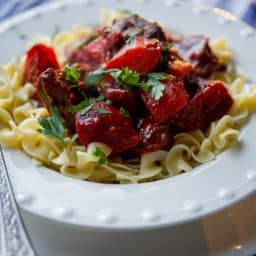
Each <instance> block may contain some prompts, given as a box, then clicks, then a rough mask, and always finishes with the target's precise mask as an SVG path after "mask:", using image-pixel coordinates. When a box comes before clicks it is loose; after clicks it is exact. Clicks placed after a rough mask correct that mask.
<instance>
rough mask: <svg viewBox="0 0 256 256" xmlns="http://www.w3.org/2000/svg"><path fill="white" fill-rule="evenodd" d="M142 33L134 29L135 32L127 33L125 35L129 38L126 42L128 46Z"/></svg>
mask: <svg viewBox="0 0 256 256" xmlns="http://www.w3.org/2000/svg"><path fill="white" fill-rule="evenodd" d="M140 33H141V30H140V29H134V30H131V31H127V33H125V36H127V37H128V39H127V40H126V43H127V44H130V43H131V42H132V41H133V40H134V39H135V37H136V36H137V35H139V34H140Z"/></svg>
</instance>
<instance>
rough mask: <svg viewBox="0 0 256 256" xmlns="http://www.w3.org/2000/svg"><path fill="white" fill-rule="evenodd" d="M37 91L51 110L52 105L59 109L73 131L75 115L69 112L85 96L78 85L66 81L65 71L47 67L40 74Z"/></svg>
mask: <svg viewBox="0 0 256 256" xmlns="http://www.w3.org/2000/svg"><path fill="white" fill-rule="evenodd" d="M36 92H37V94H38V97H39V99H40V100H41V101H42V102H43V104H44V105H45V107H46V108H47V109H48V110H49V111H50V109H51V108H52V107H57V108H58V109H59V111H60V114H61V116H62V117H63V118H64V120H65V121H66V123H67V125H68V127H69V128H70V129H71V130H72V131H73V130H74V125H75V116H74V114H72V113H70V112H69V108H70V106H71V105H77V104H78V103H79V102H80V101H82V99H83V98H82V96H81V94H80V93H79V91H77V88H76V87H72V86H70V85H69V84H68V83H67V82H66V81H65V79H64V75H63V72H61V71H58V70H54V69H53V68H48V69H46V70H45V71H44V72H42V73H41V74H40V76H39V80H38V84H37V87H36Z"/></svg>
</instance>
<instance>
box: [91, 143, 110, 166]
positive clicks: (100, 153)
mask: <svg viewBox="0 0 256 256" xmlns="http://www.w3.org/2000/svg"><path fill="white" fill-rule="evenodd" d="M92 154H93V155H94V156H97V157H98V164H99V165H102V164H106V163H107V162H108V158H107V156H106V154H105V153H104V152H103V151H102V150H101V149H100V148H99V147H96V149H95V151H94V152H93V153H92Z"/></svg>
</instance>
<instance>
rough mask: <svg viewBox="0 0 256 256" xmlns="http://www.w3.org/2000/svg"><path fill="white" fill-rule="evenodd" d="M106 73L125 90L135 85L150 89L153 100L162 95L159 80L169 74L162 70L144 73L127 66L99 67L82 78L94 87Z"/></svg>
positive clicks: (161, 84)
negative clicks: (114, 67)
mask: <svg viewBox="0 0 256 256" xmlns="http://www.w3.org/2000/svg"><path fill="white" fill-rule="evenodd" d="M106 74H109V75H111V76H112V77H113V78H114V80H115V82H116V83H117V84H118V85H121V86H123V87H124V88H126V89H127V90H130V89H133V88H136V87H137V88H141V89H142V90H144V91H146V92H148V91H150V95H151V97H152V98H153V99H154V100H159V99H160V98H161V97H162V96H163V91H164V88H165V85H164V84H163V83H161V81H160V80H163V79H167V78H168V77H169V76H170V75H169V74H166V73H163V72H160V73H148V74H145V75H144V74H140V73H138V72H136V71H133V70H131V69H129V68H123V69H108V70H106V69H104V68H101V69H97V70H95V71H93V72H90V73H89V74H87V76H86V77H85V79H84V80H85V83H86V84H87V86H88V87H93V88H95V87H97V86H98V85H100V84H101V83H102V81H103V79H104V76H105V75H106ZM144 78H145V79H146V80H145V79H144Z"/></svg>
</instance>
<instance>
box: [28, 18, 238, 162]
mask: <svg viewBox="0 0 256 256" xmlns="http://www.w3.org/2000/svg"><path fill="white" fill-rule="evenodd" d="M174 38H175V37H172V36H171V35H169V34H166V33H165V32H164V31H163V29H162V28H161V27H160V26H159V25H158V24H157V23H152V22H149V21H147V20H145V19H143V18H141V17H140V16H138V15H131V16H129V17H126V18H123V19H119V20H114V21H113V24H112V26H110V27H101V28H99V29H97V31H96V32H94V33H93V34H92V35H89V36H87V38H86V39H85V42H84V43H83V44H82V45H80V46H79V47H77V48H76V49H75V50H73V51H72V52H71V53H70V54H69V55H68V56H67V63H66V66H65V67H63V68H61V67H60V65H59V64H58V61H57V59H56V56H55V53H54V51H53V49H51V48H50V47H47V46H45V45H43V44H37V45H35V46H33V47H32V48H31V49H30V50H29V51H28V52H27V56H26V61H25V69H24V80H25V82H31V83H33V85H34V87H35V89H36V97H37V98H38V99H39V101H40V103H41V104H43V105H44V106H45V107H46V108H47V109H48V110H49V112H50V113H51V109H52V108H53V107H55V108H57V109H58V111H59V113H60V116H61V118H62V119H63V121H64V122H65V124H66V126H67V128H68V130H69V133H70V134H72V133H77V134H78V138H79V141H80V143H82V144H83V145H84V146H87V145H88V144H89V143H91V142H102V143H105V144H106V145H108V146H109V147H111V148H112V154H119V155H121V156H122V157H123V158H126V159H127V158H131V157H138V156H140V155H141V154H143V153H147V152H153V151H156V150H160V149H169V148H171V146H172V143H173V136H174V135H175V134H176V133H178V132H189V131H193V130H196V129H201V130H203V131H206V130H207V128H208V127H209V125H210V123H211V122H212V121H215V120H218V119H219V118H221V117H222V116H223V115H225V114H226V113H227V112H228V111H229V110H230V108H231V106H232V104H233V100H232V98H231V96H230V95H229V93H228V91H227V89H226V88H225V86H224V85H223V83H222V82H221V81H213V80H207V78H208V77H209V76H210V75H211V74H212V73H213V72H215V71H225V69H226V66H225V65H224V64H223V63H221V62H220V61H219V60H218V58H217V57H216V56H215V55H214V53H213V52H212V50H211V48H210V47H209V41H208V38H206V37H204V36H201V35H192V36H188V37H179V38H178V39H177V38H176V39H174Z"/></svg>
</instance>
